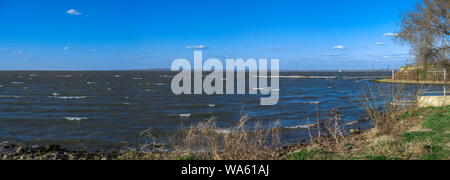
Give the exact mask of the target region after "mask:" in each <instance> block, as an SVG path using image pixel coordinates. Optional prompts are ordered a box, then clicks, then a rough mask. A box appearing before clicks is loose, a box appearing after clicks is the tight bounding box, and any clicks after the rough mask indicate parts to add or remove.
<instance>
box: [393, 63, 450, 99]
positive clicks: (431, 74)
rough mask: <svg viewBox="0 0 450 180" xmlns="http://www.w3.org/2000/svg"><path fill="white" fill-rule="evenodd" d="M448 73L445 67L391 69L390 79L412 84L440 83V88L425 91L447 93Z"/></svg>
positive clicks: (449, 77)
mask: <svg viewBox="0 0 450 180" xmlns="http://www.w3.org/2000/svg"><path fill="white" fill-rule="evenodd" d="M449 79H450V73H449V72H448V70H447V69H427V70H420V69H418V70H412V71H409V72H397V73H396V72H395V71H392V81H394V82H398V83H413V84H430V85H436V86H437V85H439V86H440V85H442V91H441V90H433V91H427V92H425V93H433V94H443V95H444V96H446V95H448V94H447V89H448V88H447V85H449V84H450V82H449V81H448V80H449Z"/></svg>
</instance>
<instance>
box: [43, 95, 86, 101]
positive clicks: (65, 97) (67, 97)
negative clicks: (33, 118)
mask: <svg viewBox="0 0 450 180" xmlns="http://www.w3.org/2000/svg"><path fill="white" fill-rule="evenodd" d="M49 98H55V99H69V100H70V99H86V98H88V97H87V96H49Z"/></svg>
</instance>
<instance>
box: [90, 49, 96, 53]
mask: <svg viewBox="0 0 450 180" xmlns="http://www.w3.org/2000/svg"><path fill="white" fill-rule="evenodd" d="M89 52H91V53H96V52H97V49H89Z"/></svg>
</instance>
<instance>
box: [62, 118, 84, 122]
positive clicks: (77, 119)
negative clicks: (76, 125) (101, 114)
mask: <svg viewBox="0 0 450 180" xmlns="http://www.w3.org/2000/svg"><path fill="white" fill-rule="evenodd" d="M64 119H66V120H68V121H75V122H80V121H84V120H89V118H87V117H65V118H64Z"/></svg>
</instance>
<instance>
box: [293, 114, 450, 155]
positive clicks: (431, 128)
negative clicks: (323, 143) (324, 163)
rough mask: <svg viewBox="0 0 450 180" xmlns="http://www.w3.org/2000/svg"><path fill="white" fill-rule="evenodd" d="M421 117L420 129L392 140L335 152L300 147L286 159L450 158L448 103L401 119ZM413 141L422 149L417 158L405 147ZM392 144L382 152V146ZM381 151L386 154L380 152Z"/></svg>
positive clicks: (405, 115) (406, 115)
mask: <svg viewBox="0 0 450 180" xmlns="http://www.w3.org/2000/svg"><path fill="white" fill-rule="evenodd" d="M419 116H423V117H425V118H424V120H423V122H422V123H421V125H422V127H423V128H425V129H426V131H424V132H406V133H404V134H403V135H402V136H401V137H399V138H397V139H395V140H394V141H392V142H384V143H380V144H377V145H374V146H370V147H367V148H365V149H363V150H361V151H359V152H356V153H355V152H353V153H352V154H350V153H349V154H335V153H332V152H326V151H324V150H320V149H318V150H301V151H299V152H296V153H293V154H291V155H290V156H289V157H288V158H287V160H331V159H345V160H406V159H420V160H450V147H449V145H450V106H447V107H438V108H436V107H433V108H423V109H420V110H419V111H418V112H414V113H412V112H407V113H405V114H404V115H403V116H402V118H403V119H405V120H406V119H407V118H411V117H419ZM411 144H416V145H417V146H418V147H415V148H417V149H418V150H421V151H423V152H422V153H420V156H419V157H417V156H416V154H413V153H412V152H411V151H409V150H408V148H405V147H410V146H408V145H411ZM386 147H392V150H391V151H389V152H388V153H386V151H383V150H382V149H383V148H386ZM383 152H385V153H386V154H383Z"/></svg>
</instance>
